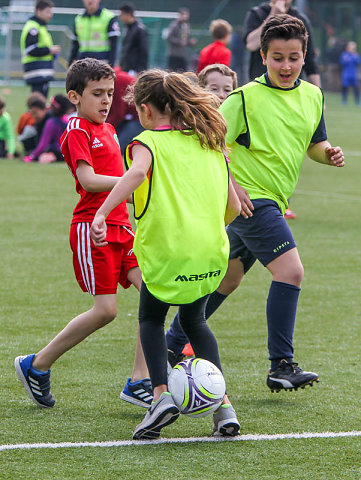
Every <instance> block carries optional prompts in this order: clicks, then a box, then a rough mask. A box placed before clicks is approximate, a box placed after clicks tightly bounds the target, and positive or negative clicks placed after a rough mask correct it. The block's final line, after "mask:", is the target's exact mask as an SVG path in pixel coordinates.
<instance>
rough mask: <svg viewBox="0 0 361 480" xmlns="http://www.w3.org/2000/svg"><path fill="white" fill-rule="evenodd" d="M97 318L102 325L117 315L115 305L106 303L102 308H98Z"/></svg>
mask: <svg viewBox="0 0 361 480" xmlns="http://www.w3.org/2000/svg"><path fill="white" fill-rule="evenodd" d="M97 313H98V318H99V321H100V323H101V324H102V325H107V324H108V323H110V322H112V321H113V320H114V319H115V317H116V316H117V307H116V306H114V305H106V306H105V307H103V308H102V309H98V312H97Z"/></svg>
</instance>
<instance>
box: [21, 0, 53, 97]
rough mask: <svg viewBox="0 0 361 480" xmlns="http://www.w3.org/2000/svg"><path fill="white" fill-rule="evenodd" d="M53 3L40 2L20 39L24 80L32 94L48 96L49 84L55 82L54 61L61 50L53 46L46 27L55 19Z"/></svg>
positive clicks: (47, 0) (44, 0)
mask: <svg viewBox="0 0 361 480" xmlns="http://www.w3.org/2000/svg"><path fill="white" fill-rule="evenodd" d="M53 6H54V4H53V2H51V1H50V0H38V1H37V2H36V6H35V15H34V16H33V17H31V18H29V20H28V21H27V22H26V23H25V25H24V28H23V30H22V32H21V37H20V48H21V57H22V64H23V69H24V80H25V82H26V84H27V85H30V87H31V90H32V92H40V93H42V94H43V95H44V97H47V96H48V91H49V82H50V80H53V77H54V68H53V61H54V58H56V57H57V56H58V55H59V52H60V50H61V48H60V46H59V45H53V39H52V37H51V35H50V33H49V32H48V29H47V28H46V25H47V24H48V23H49V22H50V20H51V19H52V17H53Z"/></svg>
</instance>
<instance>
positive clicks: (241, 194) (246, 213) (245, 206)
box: [235, 185, 254, 218]
mask: <svg viewBox="0 0 361 480" xmlns="http://www.w3.org/2000/svg"><path fill="white" fill-rule="evenodd" d="M235 190H236V193H237V196H238V198H239V201H240V202H241V208H242V210H241V215H242V217H243V218H249V217H253V213H252V212H253V210H254V206H253V203H252V201H251V199H250V198H249V195H248V192H247V190H245V189H244V188H243V187H241V186H240V185H237V187H236V188H235Z"/></svg>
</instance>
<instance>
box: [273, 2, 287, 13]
mask: <svg viewBox="0 0 361 480" xmlns="http://www.w3.org/2000/svg"><path fill="white" fill-rule="evenodd" d="M279 13H287V10H286V1H285V0H276V1H275V2H274V4H273V7H272V15H277V14H279Z"/></svg>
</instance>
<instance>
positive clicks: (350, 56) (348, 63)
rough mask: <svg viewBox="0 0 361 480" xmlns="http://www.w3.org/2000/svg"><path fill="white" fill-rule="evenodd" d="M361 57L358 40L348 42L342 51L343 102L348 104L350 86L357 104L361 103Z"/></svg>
mask: <svg viewBox="0 0 361 480" xmlns="http://www.w3.org/2000/svg"><path fill="white" fill-rule="evenodd" d="M360 63H361V57H360V55H359V54H358V53H357V44H356V42H347V44H346V47H345V51H344V52H342V53H341V56H340V65H341V81H342V104H343V105H346V104H347V94H348V90H349V88H351V89H352V90H353V93H354V98H355V104H356V105H360V86H359V84H360V81H359V72H358V70H359V65H360Z"/></svg>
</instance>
